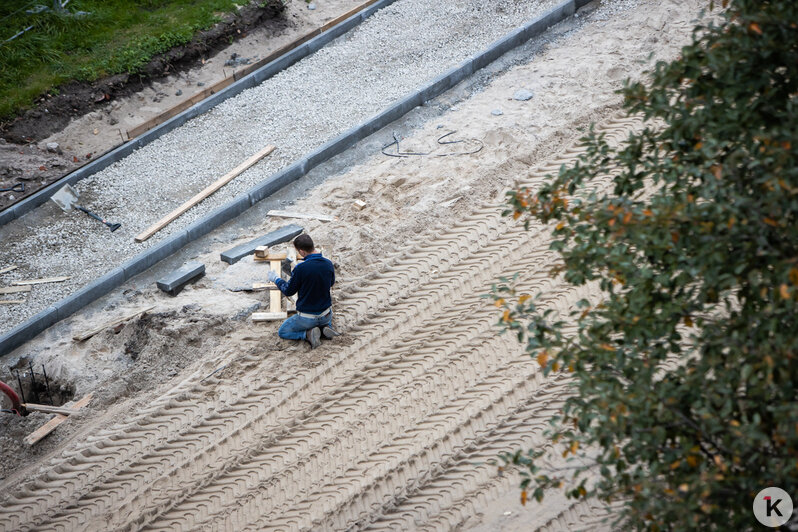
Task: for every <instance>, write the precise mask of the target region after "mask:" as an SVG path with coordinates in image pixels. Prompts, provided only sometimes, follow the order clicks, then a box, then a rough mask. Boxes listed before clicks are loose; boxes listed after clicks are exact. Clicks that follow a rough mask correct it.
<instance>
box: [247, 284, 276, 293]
mask: <svg viewBox="0 0 798 532" xmlns="http://www.w3.org/2000/svg"><path fill="white" fill-rule="evenodd" d="M252 290H253V291H256V292H257V291H258V290H279V288H277V285H276V284H274V283H252Z"/></svg>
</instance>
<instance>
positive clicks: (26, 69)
mask: <svg viewBox="0 0 798 532" xmlns="http://www.w3.org/2000/svg"><path fill="white" fill-rule="evenodd" d="M36 3H41V4H43V5H47V6H52V0H38V1H31V0H3V1H2V2H0V41H5V40H6V39H8V38H9V37H11V36H12V35H14V34H15V33H16V32H18V31H20V30H22V29H24V28H26V27H28V26H30V25H34V28H33V29H31V30H30V31H28V32H26V33H25V34H24V35H22V36H21V37H17V38H16V39H14V40H13V41H10V42H5V43H3V44H0V118H8V117H10V116H12V115H13V114H15V113H16V112H17V111H18V110H20V109H24V108H25V107H28V106H30V105H31V103H32V102H33V101H34V100H35V99H36V98H37V97H38V96H40V95H42V94H44V93H46V92H48V91H53V90H54V89H55V87H57V86H58V85H59V84H62V83H64V82H66V81H70V80H79V81H91V80H95V79H97V78H99V77H102V76H105V75H109V74H118V73H122V72H136V70H137V69H140V68H141V67H142V66H144V65H146V64H147V62H148V61H149V59H150V58H151V57H152V56H153V55H155V54H157V53H159V52H164V51H166V50H168V49H169V48H171V47H173V46H175V45H179V44H183V43H186V42H188V41H189V40H190V39H191V37H192V36H193V35H194V33H195V32H197V31H198V30H202V29H206V28H208V27H210V26H212V25H213V24H214V23H215V22H217V21H218V20H219V16H220V15H222V14H223V13H225V12H230V11H233V10H235V9H236V2H235V1H233V0H72V1H71V2H69V4H68V5H67V6H66V10H67V11H68V12H69V13H73V14H74V13H75V12H77V11H86V12H89V14H88V15H84V16H74V15H73V16H61V15H57V14H55V13H53V12H52V11H46V12H43V13H38V14H27V13H26V12H25V10H26V9H30V8H31V7H33V5H35V4H36ZM246 3H247V2H246V0H238V4H239V5H243V4H246Z"/></svg>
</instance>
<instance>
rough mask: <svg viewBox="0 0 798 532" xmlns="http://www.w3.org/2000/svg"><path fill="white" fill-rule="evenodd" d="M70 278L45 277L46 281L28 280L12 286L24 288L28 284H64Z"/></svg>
mask: <svg viewBox="0 0 798 532" xmlns="http://www.w3.org/2000/svg"><path fill="white" fill-rule="evenodd" d="M67 279H70V277H68V276H66V277H45V278H44V279H26V280H24V281H13V282H12V283H11V285H12V286H23V285H27V284H44V283H62V282H64V281H66V280H67Z"/></svg>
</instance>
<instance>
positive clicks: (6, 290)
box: [0, 285, 31, 294]
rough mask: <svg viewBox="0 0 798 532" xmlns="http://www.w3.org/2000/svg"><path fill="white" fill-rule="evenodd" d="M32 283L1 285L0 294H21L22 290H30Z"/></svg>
mask: <svg viewBox="0 0 798 532" xmlns="http://www.w3.org/2000/svg"><path fill="white" fill-rule="evenodd" d="M30 290H31V288H30V285H24V286H0V294H19V293H21V292H30Z"/></svg>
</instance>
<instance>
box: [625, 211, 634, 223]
mask: <svg viewBox="0 0 798 532" xmlns="http://www.w3.org/2000/svg"><path fill="white" fill-rule="evenodd" d="M631 220H632V213H631V212H627V213H626V214H624V215H623V223H625V224H628V223H629V222H630V221H631Z"/></svg>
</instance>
